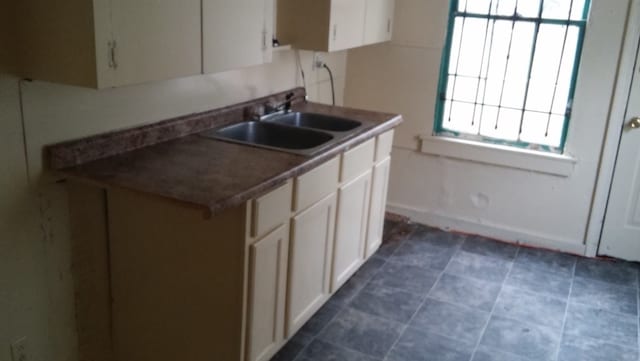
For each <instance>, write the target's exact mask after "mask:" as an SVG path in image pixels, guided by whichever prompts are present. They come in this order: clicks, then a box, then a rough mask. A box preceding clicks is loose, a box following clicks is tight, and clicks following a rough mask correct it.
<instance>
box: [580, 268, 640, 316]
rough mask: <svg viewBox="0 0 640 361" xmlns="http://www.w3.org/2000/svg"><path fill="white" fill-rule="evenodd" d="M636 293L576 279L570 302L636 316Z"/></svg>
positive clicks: (616, 286)
mask: <svg viewBox="0 0 640 361" xmlns="http://www.w3.org/2000/svg"><path fill="white" fill-rule="evenodd" d="M637 293H638V291H637V290H636V289H635V288H631V287H624V286H618V285H615V284H613V283H607V282H600V281H596V280H592V279H586V278H581V277H576V278H575V280H574V281H573V288H572V289H571V302H576V303H582V304H585V305H588V306H592V307H596V308H601V309H604V310H607V311H611V312H618V313H628V314H631V315H637V314H638V295H637Z"/></svg>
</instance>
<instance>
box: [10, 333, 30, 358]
mask: <svg viewBox="0 0 640 361" xmlns="http://www.w3.org/2000/svg"><path fill="white" fill-rule="evenodd" d="M11 358H12V360H13V361H29V358H28V357H27V338H26V337H23V338H21V339H18V340H16V341H14V342H13V343H11Z"/></svg>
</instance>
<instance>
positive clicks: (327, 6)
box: [276, 0, 331, 51]
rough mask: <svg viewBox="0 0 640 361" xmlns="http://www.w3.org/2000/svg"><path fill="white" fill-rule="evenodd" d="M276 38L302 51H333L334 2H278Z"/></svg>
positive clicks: (295, 0)
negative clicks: (331, 42)
mask: <svg viewBox="0 0 640 361" xmlns="http://www.w3.org/2000/svg"><path fill="white" fill-rule="evenodd" d="M277 9H278V15H277V18H276V21H277V27H276V28H277V30H276V35H277V37H278V40H279V41H280V44H282V45H293V46H294V47H295V48H298V49H305V50H324V51H327V50H328V49H329V22H330V17H331V1H330V0H278V8H277Z"/></svg>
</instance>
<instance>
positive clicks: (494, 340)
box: [480, 316, 560, 361]
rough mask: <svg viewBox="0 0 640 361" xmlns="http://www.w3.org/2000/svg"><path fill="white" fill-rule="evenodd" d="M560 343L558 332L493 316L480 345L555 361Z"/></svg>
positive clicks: (533, 358) (523, 355)
mask: <svg viewBox="0 0 640 361" xmlns="http://www.w3.org/2000/svg"><path fill="white" fill-rule="evenodd" d="M559 342H560V334H559V333H558V331H556V330H554V329H551V328H549V327H545V326H540V325H533V324H530V323H524V322H521V321H516V320H511V319H508V318H503V317H500V316H492V317H491V320H489V325H488V326H487V329H486V331H485V333H484V335H483V336H482V340H481V341H480V343H481V344H482V345H483V346H487V347H492V348H496V349H498V350H503V351H506V352H509V353H512V354H515V355H519V356H522V357H526V358H530V359H532V360H537V361H543V360H553V358H554V357H555V352H556V350H557V348H558V344H559Z"/></svg>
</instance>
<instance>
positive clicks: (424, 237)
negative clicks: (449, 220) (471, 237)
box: [407, 226, 468, 248]
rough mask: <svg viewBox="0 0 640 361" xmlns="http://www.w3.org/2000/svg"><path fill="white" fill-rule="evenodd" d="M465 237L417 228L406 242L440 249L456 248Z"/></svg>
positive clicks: (428, 228) (422, 227) (427, 228)
mask: <svg viewBox="0 0 640 361" xmlns="http://www.w3.org/2000/svg"><path fill="white" fill-rule="evenodd" d="M467 237H468V236H466V235H464V234H460V233H453V232H445V231H442V230H439V229H436V228H431V227H424V226H419V227H417V228H416V230H415V231H414V232H413V233H412V234H411V235H409V236H408V237H407V241H410V242H420V243H425V244H429V245H431V246H435V247H440V248H458V247H460V245H462V243H463V242H464V240H465V239H466V238H467Z"/></svg>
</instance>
